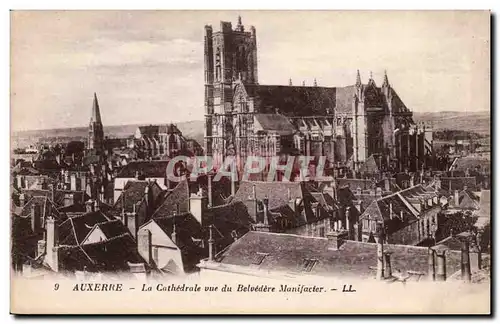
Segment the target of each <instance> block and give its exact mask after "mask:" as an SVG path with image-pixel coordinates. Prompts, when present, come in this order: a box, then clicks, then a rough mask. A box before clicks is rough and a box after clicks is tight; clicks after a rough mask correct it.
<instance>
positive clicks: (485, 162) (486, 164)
mask: <svg viewBox="0 0 500 324" xmlns="http://www.w3.org/2000/svg"><path fill="white" fill-rule="evenodd" d="M454 165H455V169H454V171H455V170H457V171H465V170H467V169H469V171H472V170H475V168H476V167H477V166H480V167H481V171H482V172H486V173H489V172H491V159H489V158H486V157H478V156H464V157H459V158H458V159H457V160H456V161H455V163H454Z"/></svg>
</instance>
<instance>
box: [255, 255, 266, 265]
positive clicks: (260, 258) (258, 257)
mask: <svg viewBox="0 0 500 324" xmlns="http://www.w3.org/2000/svg"><path fill="white" fill-rule="evenodd" d="M266 256H268V253H262V252H257V253H256V254H255V256H254V258H253V260H252V264H254V265H260V264H261V263H262V261H264V258H265V257H266Z"/></svg>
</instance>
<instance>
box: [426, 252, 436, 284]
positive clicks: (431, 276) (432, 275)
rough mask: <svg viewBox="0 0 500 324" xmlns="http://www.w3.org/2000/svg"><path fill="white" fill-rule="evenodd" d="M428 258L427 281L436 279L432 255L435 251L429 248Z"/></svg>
mask: <svg viewBox="0 0 500 324" xmlns="http://www.w3.org/2000/svg"><path fill="white" fill-rule="evenodd" d="M428 252H429V258H428V266H429V270H428V275H429V281H434V280H436V264H435V259H434V255H435V252H434V250H433V249H431V248H429V251H428Z"/></svg>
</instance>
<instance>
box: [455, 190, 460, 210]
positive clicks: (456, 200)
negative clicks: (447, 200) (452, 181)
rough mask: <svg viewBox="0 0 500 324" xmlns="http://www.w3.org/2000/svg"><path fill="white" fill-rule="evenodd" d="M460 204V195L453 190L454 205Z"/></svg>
mask: <svg viewBox="0 0 500 324" xmlns="http://www.w3.org/2000/svg"><path fill="white" fill-rule="evenodd" d="M459 205H460V196H459V194H458V190H455V207H458V206H459Z"/></svg>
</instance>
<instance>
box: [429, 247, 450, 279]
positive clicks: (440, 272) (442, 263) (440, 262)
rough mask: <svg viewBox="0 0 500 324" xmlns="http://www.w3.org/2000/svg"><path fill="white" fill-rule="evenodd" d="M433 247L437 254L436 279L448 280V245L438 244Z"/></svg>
mask: <svg viewBox="0 0 500 324" xmlns="http://www.w3.org/2000/svg"><path fill="white" fill-rule="evenodd" d="M432 249H433V250H434V251H435V256H436V281H446V251H448V247H447V246H445V245H438V246H434V247H432Z"/></svg>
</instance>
